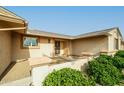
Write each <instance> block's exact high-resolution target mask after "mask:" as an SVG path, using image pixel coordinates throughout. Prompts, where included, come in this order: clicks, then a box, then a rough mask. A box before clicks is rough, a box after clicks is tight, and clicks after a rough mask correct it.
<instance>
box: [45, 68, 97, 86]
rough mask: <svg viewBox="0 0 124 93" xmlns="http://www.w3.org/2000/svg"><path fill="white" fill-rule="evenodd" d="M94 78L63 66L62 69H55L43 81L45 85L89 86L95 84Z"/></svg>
mask: <svg viewBox="0 0 124 93" xmlns="http://www.w3.org/2000/svg"><path fill="white" fill-rule="evenodd" d="M92 80H93V78H91V79H88V77H87V76H86V75H84V74H82V73H81V72H80V71H78V70H75V69H71V68H63V69H61V70H57V71H56V70H54V71H53V72H52V73H50V74H48V76H47V77H46V78H45V80H44V81H43V85H44V86H89V85H95V82H94V81H92Z"/></svg>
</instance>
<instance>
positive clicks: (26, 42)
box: [23, 36, 38, 47]
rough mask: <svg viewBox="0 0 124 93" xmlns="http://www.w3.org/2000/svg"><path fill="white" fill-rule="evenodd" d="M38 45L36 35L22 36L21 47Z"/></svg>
mask: <svg viewBox="0 0 124 93" xmlns="http://www.w3.org/2000/svg"><path fill="white" fill-rule="evenodd" d="M36 46H38V37H30V36H24V37H23V47H36Z"/></svg>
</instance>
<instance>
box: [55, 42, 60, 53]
mask: <svg viewBox="0 0 124 93" xmlns="http://www.w3.org/2000/svg"><path fill="white" fill-rule="evenodd" d="M59 54H60V41H55V55H59Z"/></svg>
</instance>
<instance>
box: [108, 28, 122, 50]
mask: <svg viewBox="0 0 124 93" xmlns="http://www.w3.org/2000/svg"><path fill="white" fill-rule="evenodd" d="M109 33H110V34H111V35H110V36H109V37H108V44H109V45H108V51H115V50H116V49H115V44H114V43H115V42H114V39H115V38H116V39H118V47H119V50H120V49H121V36H120V34H119V32H118V31H117V29H114V30H112V31H110V32H109Z"/></svg>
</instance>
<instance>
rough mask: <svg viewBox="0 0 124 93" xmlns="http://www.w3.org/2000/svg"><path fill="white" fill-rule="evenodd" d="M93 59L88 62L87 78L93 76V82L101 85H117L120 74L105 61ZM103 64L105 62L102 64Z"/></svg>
mask: <svg viewBox="0 0 124 93" xmlns="http://www.w3.org/2000/svg"><path fill="white" fill-rule="evenodd" d="M98 59H99V58H97V59H94V60H92V61H90V62H89V63H88V64H89V69H88V74H89V76H93V77H94V79H95V81H96V82H97V83H99V84H101V85H117V84H119V81H120V80H121V77H122V74H121V72H120V71H119V70H118V69H117V68H116V67H115V66H113V65H112V64H111V63H109V62H108V61H107V60H106V59H104V58H103V59H102V60H101V57H100V60H98ZM104 62H107V64H106V63H104Z"/></svg>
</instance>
